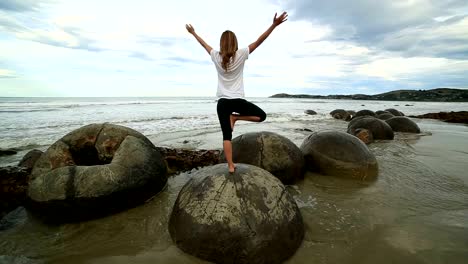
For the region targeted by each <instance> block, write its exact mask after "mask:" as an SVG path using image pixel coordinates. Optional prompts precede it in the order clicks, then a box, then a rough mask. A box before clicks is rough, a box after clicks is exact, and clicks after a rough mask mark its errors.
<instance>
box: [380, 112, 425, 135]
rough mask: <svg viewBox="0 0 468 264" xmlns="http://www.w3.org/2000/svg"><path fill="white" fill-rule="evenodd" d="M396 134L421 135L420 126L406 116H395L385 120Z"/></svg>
mask: <svg viewBox="0 0 468 264" xmlns="http://www.w3.org/2000/svg"><path fill="white" fill-rule="evenodd" d="M385 122H387V124H389V125H390V127H391V128H392V129H393V131H395V132H406V133H421V130H420V129H419V126H418V125H417V124H416V123H415V122H414V121H413V120H411V119H409V118H407V117H406V116H395V117H392V118H390V119H387V120H385Z"/></svg>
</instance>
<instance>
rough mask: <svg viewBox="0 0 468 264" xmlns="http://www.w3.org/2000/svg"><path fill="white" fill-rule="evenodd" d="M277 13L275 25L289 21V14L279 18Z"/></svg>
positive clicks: (284, 13) (274, 20) (283, 14)
mask: <svg viewBox="0 0 468 264" xmlns="http://www.w3.org/2000/svg"><path fill="white" fill-rule="evenodd" d="M276 15H277V13H275V17H274V18H273V25H275V26H278V25H280V24H281V23H283V22H284V21H286V20H288V13H286V12H283V13H282V14H281V15H280V16H279V17H276Z"/></svg>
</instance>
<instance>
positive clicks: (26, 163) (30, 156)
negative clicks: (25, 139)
mask: <svg viewBox="0 0 468 264" xmlns="http://www.w3.org/2000/svg"><path fill="white" fill-rule="evenodd" d="M42 153H43V152H42V151H40V150H38V149H33V150H31V151H29V152H28V153H26V155H24V157H23V158H22V159H21V161H20V162H19V163H18V166H19V167H24V168H26V169H28V170H29V171H31V170H32V168H33V167H34V164H36V161H37V160H38V159H39V157H41V155H42Z"/></svg>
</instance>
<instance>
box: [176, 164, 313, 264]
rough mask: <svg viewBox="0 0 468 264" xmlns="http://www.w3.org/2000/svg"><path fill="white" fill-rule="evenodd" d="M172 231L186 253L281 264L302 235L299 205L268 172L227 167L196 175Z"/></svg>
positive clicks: (225, 260)
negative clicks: (233, 169) (233, 170)
mask: <svg viewBox="0 0 468 264" xmlns="http://www.w3.org/2000/svg"><path fill="white" fill-rule="evenodd" d="M169 233H170V235H171V237H172V240H173V241H174V243H175V244H176V245H177V246H178V247H179V248H180V249H182V250H183V251H184V252H186V253H188V254H191V255H194V256H197V257H199V258H201V259H204V260H208V261H211V262H214V263H282V262H283V261H285V260H286V259H288V258H289V257H290V256H292V255H293V254H294V252H295V251H296V250H297V248H298V247H299V246H300V244H301V242H302V239H303V237H304V224H303V221H302V216H301V213H300V211H299V208H298V207H297V205H296V202H295V201H294V199H293V198H292V196H291V195H290V194H289V193H288V191H287V190H286V189H285V187H284V185H283V184H282V183H281V182H280V181H279V180H278V179H277V178H275V177H274V176H273V175H271V174H270V173H269V172H267V171H265V170H263V169H261V168H258V167H255V166H252V165H247V164H237V165H236V171H235V172H234V173H233V174H230V173H229V172H228V167H227V164H225V163H223V164H218V165H215V166H211V167H205V168H202V169H201V170H199V171H197V172H195V173H194V174H193V177H192V178H191V179H190V180H189V181H188V182H187V183H186V184H185V186H184V187H183V188H182V190H181V191H180V193H179V195H178V197H177V200H176V202H175V204H174V207H173V210H172V214H171V217H170V220H169Z"/></svg>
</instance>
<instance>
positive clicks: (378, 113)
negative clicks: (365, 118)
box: [375, 110, 391, 116]
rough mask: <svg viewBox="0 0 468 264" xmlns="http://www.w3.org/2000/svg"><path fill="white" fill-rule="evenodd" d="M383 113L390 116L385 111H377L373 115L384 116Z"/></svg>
mask: <svg viewBox="0 0 468 264" xmlns="http://www.w3.org/2000/svg"><path fill="white" fill-rule="evenodd" d="M385 113H388V114H391V113H390V112H387V111H382V110H377V111H375V115H377V116H378V115H381V114H385Z"/></svg>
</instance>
